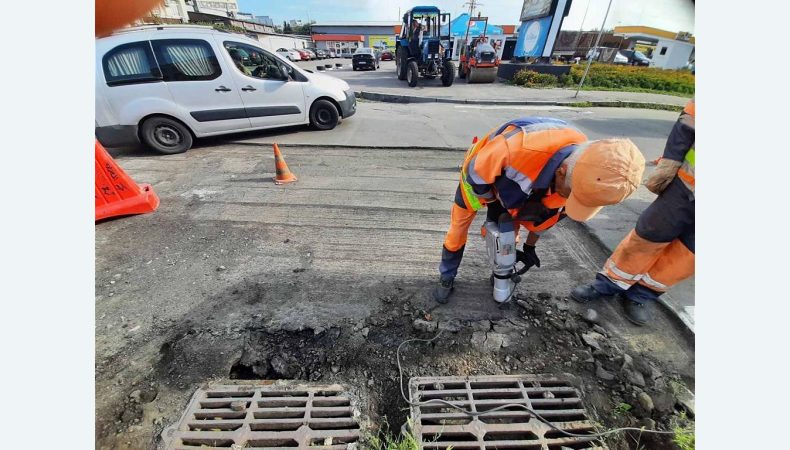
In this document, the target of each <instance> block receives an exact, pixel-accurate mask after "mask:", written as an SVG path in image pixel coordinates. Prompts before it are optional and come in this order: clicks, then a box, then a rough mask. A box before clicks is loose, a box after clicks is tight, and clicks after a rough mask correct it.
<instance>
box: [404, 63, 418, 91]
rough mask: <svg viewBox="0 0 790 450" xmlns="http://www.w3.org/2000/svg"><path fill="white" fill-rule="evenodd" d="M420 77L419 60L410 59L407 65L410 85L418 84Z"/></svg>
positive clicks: (407, 78)
mask: <svg viewBox="0 0 790 450" xmlns="http://www.w3.org/2000/svg"><path fill="white" fill-rule="evenodd" d="M419 78H420V69H419V68H418V67H417V61H409V64H408V65H407V66H406V81H407V82H408V83H409V87H414V86H417V80H418V79H419Z"/></svg>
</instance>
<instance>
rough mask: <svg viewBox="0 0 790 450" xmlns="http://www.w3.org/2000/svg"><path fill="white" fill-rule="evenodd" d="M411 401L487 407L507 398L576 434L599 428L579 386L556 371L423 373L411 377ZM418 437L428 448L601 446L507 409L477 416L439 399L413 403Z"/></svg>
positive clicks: (557, 449)
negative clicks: (578, 389)
mask: <svg viewBox="0 0 790 450" xmlns="http://www.w3.org/2000/svg"><path fill="white" fill-rule="evenodd" d="M409 395H410V396H411V401H412V402H425V401H428V400H431V399H442V400H446V401H448V402H450V403H452V404H454V405H457V406H460V407H462V408H465V409H467V410H469V411H487V410H491V409H494V408H496V407H498V406H502V405H506V404H508V403H515V404H520V405H525V406H527V407H528V408H530V409H532V410H534V411H535V412H537V413H538V414H540V415H541V416H542V417H544V418H545V419H546V420H548V421H550V422H551V423H553V424H554V425H556V426H557V427H558V428H560V429H562V430H564V431H567V432H569V433H573V434H588V433H594V432H595V429H594V427H593V423H592V422H591V421H590V419H589V417H588V416H587V412H586V411H585V410H584V407H583V405H582V401H581V398H580V397H579V393H578V391H577V390H576V389H575V388H574V387H573V386H572V385H571V384H570V383H569V382H567V381H565V380H562V379H560V378H556V377H554V376H551V375H545V376H544V375H496V376H472V377H420V378H412V379H410V380H409ZM411 418H412V421H413V423H414V431H415V436H416V437H417V439H418V440H419V441H420V442H421V443H422V448H424V449H447V448H450V447H452V448H453V449H454V450H455V449H479V450H486V449H489V450H490V449H505V448H509V449H524V450H560V449H563V450H564V449H596V448H598V449H600V448H604V447H602V446H601V444H598V443H596V442H595V440H594V438H587V437H569V436H566V435H564V434H562V433H560V432H559V431H557V430H555V429H552V428H551V427H549V426H548V425H546V424H544V423H542V422H540V421H539V420H537V419H535V418H532V417H531V416H530V414H529V413H528V412H527V411H526V410H524V409H521V408H514V407H511V408H507V409H503V410H500V411H497V412H494V413H491V414H490V415H484V416H480V417H477V418H472V417H470V416H468V415H466V414H464V413H462V412H460V411H458V410H456V409H453V408H451V407H449V406H447V405H442V404H439V403H436V404H428V405H422V406H412V407H411Z"/></svg>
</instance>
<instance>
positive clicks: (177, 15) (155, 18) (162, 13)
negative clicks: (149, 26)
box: [138, 0, 192, 23]
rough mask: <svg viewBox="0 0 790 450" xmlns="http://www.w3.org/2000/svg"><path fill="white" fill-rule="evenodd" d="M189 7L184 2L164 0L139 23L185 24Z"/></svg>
mask: <svg viewBox="0 0 790 450" xmlns="http://www.w3.org/2000/svg"><path fill="white" fill-rule="evenodd" d="M191 9H192V7H191V6H189V5H187V4H186V2H185V1H184V0H165V1H163V2H162V3H160V4H159V6H157V7H156V8H154V9H153V10H151V12H150V13H149V14H148V15H147V16H145V17H143V18H142V19H141V20H140V21H138V22H139V23H152V22H153V23H157V22H159V23H187V22H189V15H188V13H189V11H190V10H191Z"/></svg>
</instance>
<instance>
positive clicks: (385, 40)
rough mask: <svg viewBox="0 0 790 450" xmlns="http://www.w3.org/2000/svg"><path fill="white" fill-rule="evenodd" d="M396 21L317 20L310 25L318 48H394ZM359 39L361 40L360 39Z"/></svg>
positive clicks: (397, 24) (349, 49)
mask: <svg viewBox="0 0 790 450" xmlns="http://www.w3.org/2000/svg"><path fill="white" fill-rule="evenodd" d="M399 26H400V24H399V23H398V22H388V21H384V22H379V21H368V22H318V23H314V24H312V25H311V26H310V32H311V34H312V36H313V40H314V41H315V42H316V44H317V45H319V47H318V48H324V49H327V50H335V51H337V50H338V49H340V50H341V53H342V52H343V51H344V49H348V51H351V52H352V53H353V50H352V49H356V48H358V47H376V48H379V49H385V48H386V49H388V50H390V51H394V50H395V36H396V35H397V34H398V31H397V29H398V27H399ZM360 39H361V40H360Z"/></svg>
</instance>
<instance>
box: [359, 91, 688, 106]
mask: <svg viewBox="0 0 790 450" xmlns="http://www.w3.org/2000/svg"><path fill="white" fill-rule="evenodd" d="M354 94H355V95H356V97H357V98H361V99H365V100H371V101H376V102H384V103H453V104H461V105H511V106H567V107H577V108H586V107H609V108H643V109H660V110H666V111H681V110H682V109H683V106H678V105H669V104H666V103H653V102H632V101H622V100H611V101H579V102H564V101H554V100H476V99H455V98H442V97H419V96H416V95H401V94H385V93H381V92H367V91H356V92H354Z"/></svg>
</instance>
